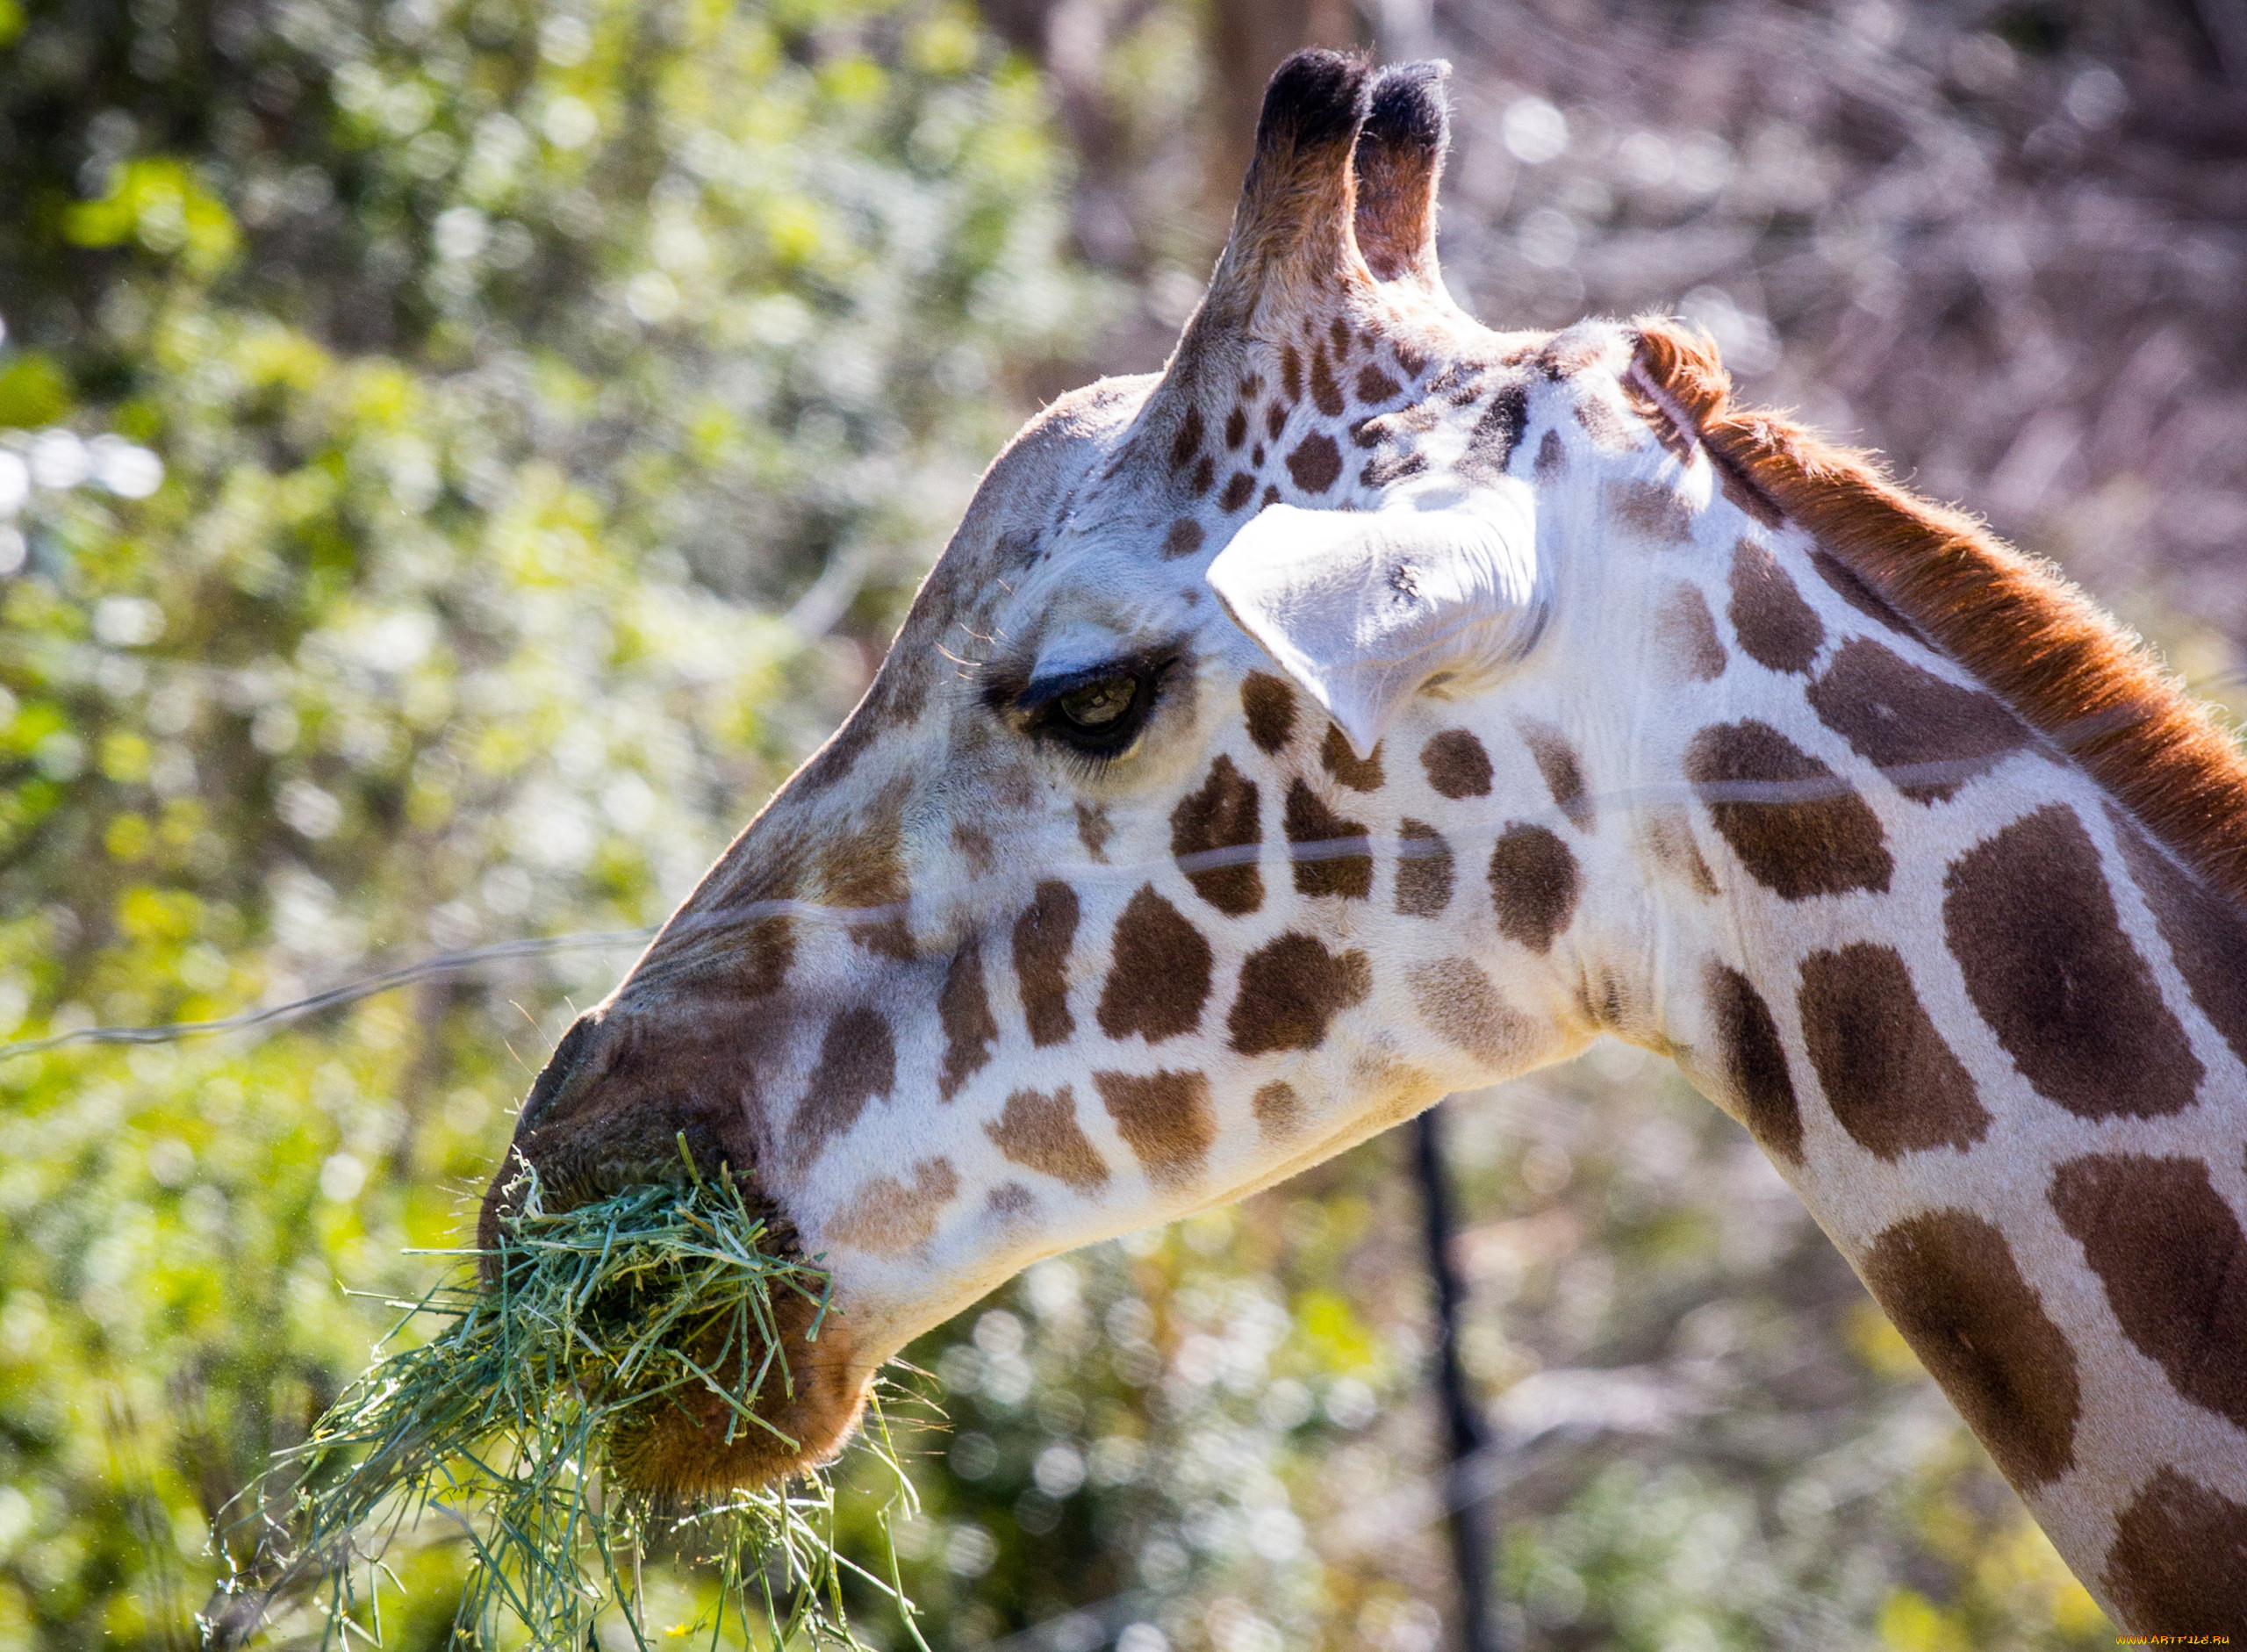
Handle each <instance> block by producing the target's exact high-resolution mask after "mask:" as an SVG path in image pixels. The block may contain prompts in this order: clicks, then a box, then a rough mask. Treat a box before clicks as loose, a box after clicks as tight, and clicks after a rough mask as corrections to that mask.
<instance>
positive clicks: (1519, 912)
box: [1490, 821, 1583, 952]
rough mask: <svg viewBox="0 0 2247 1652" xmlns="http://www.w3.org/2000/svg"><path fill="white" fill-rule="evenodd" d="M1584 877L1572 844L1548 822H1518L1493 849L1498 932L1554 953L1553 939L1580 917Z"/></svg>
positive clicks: (1492, 877)
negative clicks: (1578, 901)
mask: <svg viewBox="0 0 2247 1652" xmlns="http://www.w3.org/2000/svg"><path fill="white" fill-rule="evenodd" d="M1582 882H1583V879H1582V874H1580V873H1578V872H1577V870H1576V857H1575V856H1574V855H1572V854H1570V853H1569V846H1568V845H1567V844H1564V843H1562V842H1561V840H1560V839H1559V838H1558V837H1554V835H1553V834H1552V833H1551V832H1549V831H1547V830H1545V828H1543V827H1542V826H1525V825H1523V824H1522V823H1521V822H1518V821H1517V822H1514V823H1513V824H1511V825H1510V826H1508V827H1507V828H1506V829H1505V830H1504V832H1502V833H1500V834H1499V837H1498V841H1497V847H1496V848H1494V849H1492V850H1491V851H1490V898H1491V899H1492V901H1495V902H1496V903H1497V914H1498V933H1499V934H1501V935H1503V936H1504V937H1506V938H1507V939H1508V940H1511V941H1518V942H1520V943H1521V944H1522V945H1524V946H1526V947H1528V948H1529V949H1530V950H1531V951H1532V952H1550V951H1551V950H1552V947H1553V937H1555V936H1557V935H1558V934H1560V932H1561V930H1564V929H1566V928H1568V926H1569V919H1570V918H1572V917H1574V916H1576V895H1577V894H1578V891H1579V889H1580V887H1581V885H1582Z"/></svg>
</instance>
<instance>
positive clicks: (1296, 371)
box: [1272, 344, 1303, 435]
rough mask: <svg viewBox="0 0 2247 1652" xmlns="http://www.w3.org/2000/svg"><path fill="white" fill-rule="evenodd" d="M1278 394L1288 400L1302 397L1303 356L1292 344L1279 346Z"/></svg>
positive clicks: (1276, 433) (1275, 432) (1274, 433)
mask: <svg viewBox="0 0 2247 1652" xmlns="http://www.w3.org/2000/svg"><path fill="white" fill-rule="evenodd" d="M1280 394H1281V397H1282V398H1283V399H1286V400H1289V401H1301V400H1302V399H1303V356H1301V354H1300V353H1298V352H1297V350H1296V347H1295V346H1294V345H1292V344H1282V345H1281V346H1280ZM1272 434H1273V435H1278V434H1279V432H1277V431H1274V432H1273V433H1272Z"/></svg>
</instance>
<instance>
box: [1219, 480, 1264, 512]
mask: <svg viewBox="0 0 2247 1652" xmlns="http://www.w3.org/2000/svg"><path fill="white" fill-rule="evenodd" d="M1253 492H1256V478H1254V477H1253V476H1251V475H1249V474H1248V472H1247V471H1246V470H1235V471H1234V472H1233V473H1232V474H1231V476H1229V477H1227V478H1225V491H1224V492H1222V493H1220V494H1218V495H1217V508H1218V509H1219V510H1221V511H1227V512H1231V511H1237V510H1238V509H1239V508H1240V507H1241V506H1244V505H1246V504H1247V503H1248V498H1249V495H1250V494H1252V493H1253Z"/></svg>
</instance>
